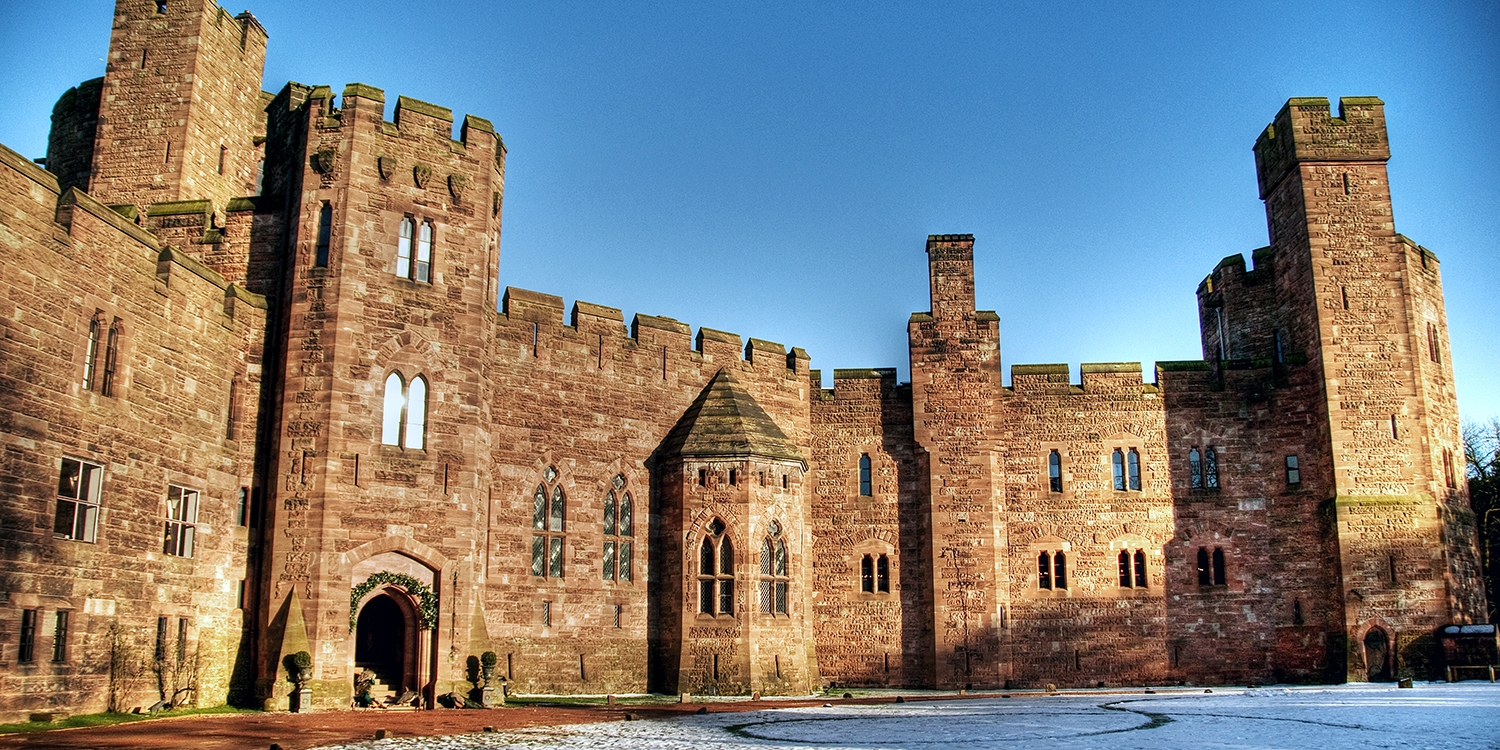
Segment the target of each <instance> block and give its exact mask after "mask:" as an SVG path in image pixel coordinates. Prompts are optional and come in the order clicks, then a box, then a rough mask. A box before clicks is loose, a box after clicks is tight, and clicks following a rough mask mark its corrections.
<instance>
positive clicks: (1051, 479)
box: [1047, 451, 1062, 492]
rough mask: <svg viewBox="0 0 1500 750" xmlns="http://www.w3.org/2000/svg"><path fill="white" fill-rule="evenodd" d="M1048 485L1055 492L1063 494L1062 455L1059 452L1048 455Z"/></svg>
mask: <svg viewBox="0 0 1500 750" xmlns="http://www.w3.org/2000/svg"><path fill="white" fill-rule="evenodd" d="M1047 484H1048V485H1049V486H1048V489H1050V490H1052V491H1053V492H1062V455H1061V454H1059V453H1058V452H1057V451H1052V452H1051V453H1050V454H1048V455H1047Z"/></svg>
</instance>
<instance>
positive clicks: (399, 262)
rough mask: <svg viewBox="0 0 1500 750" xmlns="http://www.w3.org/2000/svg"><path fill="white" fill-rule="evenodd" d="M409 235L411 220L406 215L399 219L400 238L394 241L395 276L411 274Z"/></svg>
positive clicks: (410, 232) (410, 233)
mask: <svg viewBox="0 0 1500 750" xmlns="http://www.w3.org/2000/svg"><path fill="white" fill-rule="evenodd" d="M411 235H412V221H411V218H410V217H407V218H405V219H402V220H401V239H399V240H397V241H396V275H397V276H406V277H410V276H411Z"/></svg>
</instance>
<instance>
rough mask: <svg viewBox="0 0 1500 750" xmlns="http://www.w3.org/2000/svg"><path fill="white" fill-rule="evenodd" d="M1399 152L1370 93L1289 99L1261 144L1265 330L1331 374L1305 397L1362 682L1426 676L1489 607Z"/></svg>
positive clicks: (1356, 674)
mask: <svg viewBox="0 0 1500 750" xmlns="http://www.w3.org/2000/svg"><path fill="white" fill-rule="evenodd" d="M1389 158H1390V147H1389V144H1388V142H1387V138H1386V127H1385V113H1384V105H1383V103H1382V102H1381V101H1380V100H1379V99H1376V98H1374V97H1348V98H1344V99H1341V100H1340V101H1339V114H1338V116H1337V117H1334V116H1332V115H1331V113H1330V108H1329V103H1328V100H1327V99H1322V98H1304V99H1291V100H1289V101H1288V102H1287V104H1286V106H1284V107H1282V109H1281V111H1280V112H1279V113H1278V114H1277V115H1276V119H1275V121H1274V122H1273V123H1272V124H1271V125H1270V126H1269V127H1267V128H1266V130H1265V132H1264V133H1263V134H1262V135H1261V136H1260V138H1259V139H1258V140H1257V141H1256V144H1255V159H1256V167H1257V175H1258V178H1259V182H1260V193H1261V197H1262V198H1263V199H1264V200H1265V202H1266V214H1267V220H1268V224H1269V228H1270V238H1271V248H1270V251H1271V257H1270V258H1269V260H1270V261H1271V262H1272V263H1273V265H1274V268H1275V272H1274V273H1275V277H1276V278H1275V297H1276V309H1275V310H1274V313H1273V315H1272V317H1273V319H1274V320H1275V321H1276V325H1277V326H1278V328H1277V329H1276V330H1275V331H1274V335H1273V336H1268V337H1266V340H1267V341H1271V342H1273V344H1272V345H1273V346H1274V347H1275V351H1274V352H1273V356H1275V357H1276V358H1277V359H1278V360H1279V359H1280V358H1282V356H1283V354H1284V352H1285V351H1288V350H1291V351H1300V352H1306V353H1307V359H1308V366H1309V367H1311V368H1314V370H1316V371H1319V372H1320V373H1321V378H1320V385H1321V388H1320V392H1317V393H1308V394H1307V399H1308V400H1309V401H1311V402H1312V403H1309V404H1307V405H1306V406H1307V408H1308V410H1309V411H1311V412H1313V413H1314V414H1316V420H1317V422H1318V423H1320V424H1315V425H1313V426H1314V427H1315V428H1317V429H1319V430H1320V431H1325V432H1324V433H1323V437H1322V440H1321V441H1320V442H1324V446H1326V448H1325V447H1324V446H1319V447H1318V448H1316V449H1314V450H1313V451H1312V452H1313V453H1314V455H1315V456H1316V454H1318V453H1322V452H1323V451H1324V450H1326V460H1325V459H1322V458H1321V457H1318V460H1316V462H1315V463H1314V464H1312V465H1309V466H1307V467H1306V468H1305V469H1304V471H1308V472H1309V473H1310V474H1312V476H1311V477H1310V479H1311V480H1312V481H1314V482H1317V483H1318V484H1320V485H1321V486H1324V487H1327V488H1329V492H1328V495H1331V496H1332V499H1331V501H1330V503H1331V509H1332V511H1333V514H1334V516H1335V517H1336V529H1335V531H1334V533H1335V535H1336V542H1337V548H1338V556H1339V559H1338V561H1337V562H1338V566H1339V576H1340V579H1341V586H1340V588H1341V591H1340V595H1341V596H1342V600H1343V604H1342V606H1343V617H1344V629H1345V634H1346V636H1347V639H1348V644H1349V648H1348V662H1347V672H1348V677H1349V679H1352V680H1364V679H1389V678H1391V677H1393V676H1395V673H1396V672H1398V671H1406V670H1412V671H1415V672H1417V673H1421V672H1422V671H1423V667H1424V662H1425V661H1426V659H1427V656H1426V655H1427V654H1428V653H1429V652H1430V651H1431V644H1430V638H1431V633H1432V631H1433V629H1434V628H1436V627H1438V626H1440V625H1443V624H1446V623H1448V622H1469V621H1471V620H1472V619H1473V618H1476V617H1479V616H1481V613H1482V612H1483V611H1484V607H1483V601H1482V594H1480V593H1478V592H1479V588H1478V587H1476V586H1474V585H1472V583H1471V580H1472V579H1477V571H1476V563H1475V561H1476V554H1475V547H1474V519H1473V514H1472V512H1471V511H1470V510H1469V505H1468V498H1467V496H1466V495H1465V494H1464V492H1463V490H1462V489H1461V488H1460V486H1459V485H1461V484H1462V482H1461V479H1460V478H1459V476H1458V475H1457V474H1456V472H1458V471H1459V470H1460V469H1461V465H1455V459H1454V456H1461V455H1462V453H1461V450H1462V448H1461V444H1460V439H1459V426H1458V410H1457V401H1456V396H1455V392H1454V389H1453V374H1452V368H1451V365H1450V364H1449V363H1448V358H1447V356H1446V351H1447V321H1446V318H1445V316H1444V313H1443V301H1442V288H1441V282H1440V279H1439V277H1438V265H1437V259H1436V257H1434V256H1433V255H1432V254H1431V253H1430V252H1429V251H1427V250H1426V249H1425V248H1422V247H1420V246H1418V245H1416V244H1415V243H1413V242H1411V241H1410V240H1408V239H1406V238H1405V237H1402V236H1401V235H1399V234H1397V233H1396V231H1395V226H1394V222H1393V219H1392V211H1391V198H1390V184H1389V180H1388V177H1387V174H1386V161H1387V160H1388V159H1389ZM1325 441H1326V442H1325ZM1289 481H1290V480H1289ZM1326 496H1327V495H1325V497H1326Z"/></svg>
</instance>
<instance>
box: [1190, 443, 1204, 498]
mask: <svg viewBox="0 0 1500 750" xmlns="http://www.w3.org/2000/svg"><path fill="white" fill-rule="evenodd" d="M1188 475H1189V476H1190V477H1191V480H1190V481H1191V484H1190V485H1189V486H1191V487H1192V488H1193V489H1195V490H1201V489H1203V455H1202V454H1200V453H1199V452H1198V449H1197V448H1194V449H1192V450H1190V451H1188Z"/></svg>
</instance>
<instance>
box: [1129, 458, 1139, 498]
mask: <svg viewBox="0 0 1500 750" xmlns="http://www.w3.org/2000/svg"><path fill="white" fill-rule="evenodd" d="M1129 466H1130V489H1132V490H1139V489H1140V488H1141V454H1140V453H1139V452H1138V451H1136V449H1134V448H1131V449H1130V454H1129Z"/></svg>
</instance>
